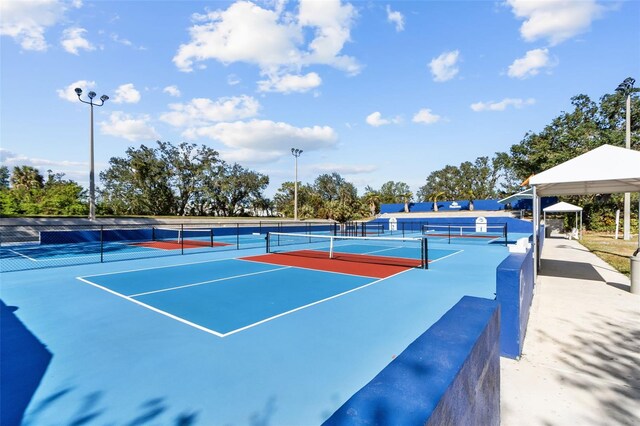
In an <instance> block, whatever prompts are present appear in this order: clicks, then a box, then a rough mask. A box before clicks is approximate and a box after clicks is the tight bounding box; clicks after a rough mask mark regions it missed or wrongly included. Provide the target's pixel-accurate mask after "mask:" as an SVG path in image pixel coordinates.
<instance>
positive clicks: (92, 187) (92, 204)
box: [74, 87, 109, 220]
mask: <svg viewBox="0 0 640 426" xmlns="http://www.w3.org/2000/svg"><path fill="white" fill-rule="evenodd" d="M74 91H75V92H76V95H78V100H79V101H80V102H82V103H83V104H87V105H89V106H90V115H89V123H90V128H89V166H90V170H89V220H95V219H96V184H95V176H94V175H95V173H94V160H93V157H94V155H93V107H94V106H102V105H104V103H105V102H106V101H107V100H109V96H107V95H102V96H100V102H101V103H99V104H98V103H93V99H94V98H95V97H96V96H97V95H96V92H94V91H90V92H89V93H87V97H88V98H89V100H88V101H85V100H83V99H82V98H81V97H80V96H81V95H82V89H81V88H79V87H76V88H75V90H74Z"/></svg>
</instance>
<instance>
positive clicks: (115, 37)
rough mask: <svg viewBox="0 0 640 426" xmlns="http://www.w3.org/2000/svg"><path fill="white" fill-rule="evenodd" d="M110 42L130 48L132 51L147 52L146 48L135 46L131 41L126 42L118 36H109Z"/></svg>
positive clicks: (126, 40)
mask: <svg viewBox="0 0 640 426" xmlns="http://www.w3.org/2000/svg"><path fill="white" fill-rule="evenodd" d="M111 40H113V41H115V42H116V43H120V44H122V45H123V46H127V47H130V48H132V49H134V50H147V48H146V47H144V46H136V45H134V44H133V42H132V41H131V40H128V39H126V38H122V37H120V36H119V35H118V34H111Z"/></svg>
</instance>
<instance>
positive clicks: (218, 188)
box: [207, 163, 269, 216]
mask: <svg viewBox="0 0 640 426" xmlns="http://www.w3.org/2000/svg"><path fill="white" fill-rule="evenodd" d="M268 185H269V177H268V176H266V175H263V174H260V173H257V172H254V171H251V170H248V169H245V168H244V167H242V166H241V165H239V164H237V163H235V164H233V165H232V166H229V165H225V166H224V167H223V168H222V171H221V174H220V175H219V176H218V179H217V180H216V182H215V183H214V185H213V187H210V188H208V189H207V194H208V195H209V196H210V197H211V199H212V202H213V208H214V210H215V211H216V212H217V213H218V214H220V215H221V216H242V215H245V214H246V211H247V210H248V209H249V208H250V207H251V205H252V203H253V200H256V199H262V198H264V196H263V194H262V192H263V191H264V190H265V189H266V187H267V186H268Z"/></svg>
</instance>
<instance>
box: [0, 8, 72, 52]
mask: <svg viewBox="0 0 640 426" xmlns="http://www.w3.org/2000/svg"><path fill="white" fill-rule="evenodd" d="M71 5H72V6H74V7H80V6H81V5H82V3H80V2H74V3H72V4H71ZM68 6H69V4H68V3H67V2H63V1H58V0H30V1H2V2H0V35H3V36H8V37H11V38H13V39H14V40H15V41H16V42H17V43H20V46H21V47H22V48H23V49H25V50H35V51H45V50H47V48H48V47H49V46H48V44H47V41H46V40H45V37H44V33H45V31H46V30H47V28H48V27H52V26H54V25H55V24H57V23H58V22H59V21H61V20H62V18H63V17H64V13H65V12H66V10H67V9H68Z"/></svg>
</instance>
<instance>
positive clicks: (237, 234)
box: [236, 223, 240, 250]
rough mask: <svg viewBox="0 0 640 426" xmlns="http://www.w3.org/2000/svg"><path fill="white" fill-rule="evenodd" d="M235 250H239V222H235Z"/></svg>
mask: <svg viewBox="0 0 640 426" xmlns="http://www.w3.org/2000/svg"><path fill="white" fill-rule="evenodd" d="M236 250H240V224H239V223H236Z"/></svg>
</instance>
